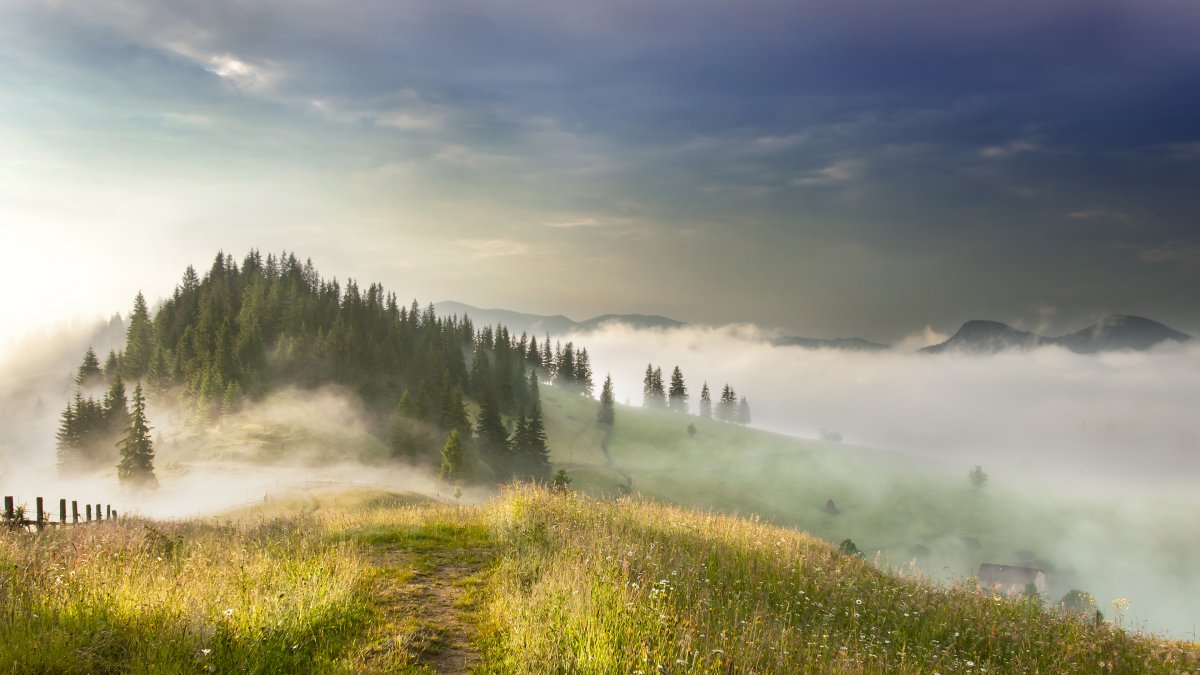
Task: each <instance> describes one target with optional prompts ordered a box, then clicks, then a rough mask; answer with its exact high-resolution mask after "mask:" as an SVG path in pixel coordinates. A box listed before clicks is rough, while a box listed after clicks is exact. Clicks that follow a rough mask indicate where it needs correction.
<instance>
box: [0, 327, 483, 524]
mask: <svg viewBox="0 0 1200 675" xmlns="http://www.w3.org/2000/svg"><path fill="white" fill-rule="evenodd" d="M123 341H124V325H123V324H122V323H121V322H120V320H119V319H115V320H109V321H101V320H96V321H92V322H84V321H75V322H71V323H67V324H60V325H57V326H52V327H47V328H45V329H39V330H38V331H36V332H34V333H33V334H31V335H29V336H27V337H26V338H25V339H23V340H19V341H15V342H13V343H12V344H11V346H10V348H9V349H8V351H7V352H6V353H5V354H3V356H2V357H0V494H3V495H12V496H14V497H15V498H16V503H17V504H18V505H21V504H24V505H26V506H27V507H29V508H30V509H32V507H33V503H34V500H35V498H37V497H43V498H45V499H46V508H47V510H48V511H49V512H50V517H51V519H55V520H56V519H57V517H58V513H57V509H58V500H59V499H67V500H68V501H70V500H77V501H79V503H80V510H81V511H82V510H83V505H84V504H97V503H101V504H107V505H111V506H112V507H113V508H115V509H117V511H118V512H120V513H127V514H137V515H145V516H152V517H188V516H198V515H206V514H216V513H220V512H222V511H224V510H227V509H229V508H230V507H235V506H240V505H244V504H248V503H254V502H261V501H263V500H264V498H269V497H271V496H280V495H282V494H284V493H287V492H293V491H295V490H297V489H301V490H303V489H305V488H314V489H315V488H321V487H324V486H328V487H331V488H332V487H336V486H337V485H345V486H349V485H350V484H356V485H360V486H371V487H375V488H381V489H387V490H393V491H404V492H415V493H419V494H422V495H425V496H428V497H431V498H433V499H442V500H450V501H454V500H460V501H462V502H463V503H471V502H476V501H480V500H482V499H484V498H486V497H487V496H488V495H490V494H491V492H492V491H491V490H490V489H482V488H481V489H475V488H464V489H463V491H462V493H461V494H460V495H459V496H458V497H456V496H455V495H453V494H452V491H451V489H449V488H447V486H446V485H445V484H444V483H442V482H441V481H439V480H437V479H436V477H434V476H433V475H432V473H431V472H430V471H429V470H427V469H425V468H417V467H410V466H404V465H402V464H396V463H394V462H389V463H387V464H386V465H385V464H384V463H383V462H382V459H383V455H384V454H385V453H386V450H385V449H384V448H383V446H382V444H381V443H380V442H378V441H377V440H375V438H374V437H373V436H371V435H370V434H369V433H368V432H369V431H371V429H370V419H369V415H368V414H367V413H366V411H365V409H364V408H363V406H362V404H361V402H360V401H359V400H358V399H357V398H356V397H355V396H353V395H351V394H349V393H347V392H345V391H343V390H340V389H337V388H334V387H323V388H320V389H317V390H313V391H301V390H296V389H285V390H282V391H278V392H275V393H273V394H271V395H270V396H268V397H267V398H265V399H264V400H263V401H261V402H258V403H256V404H252V405H247V406H246V407H245V408H244V409H243V410H242V411H240V412H238V413H236V414H233V415H230V416H227V417H225V418H223V419H222V420H220V421H219V423H217V424H215V425H213V426H211V427H209V428H206V429H202V430H201V429H197V428H196V426H195V425H193V424H189V423H188V420H189V416H190V413H189V412H188V410H187V409H185V408H183V407H181V406H180V405H178V404H177V402H176V401H175V400H174V399H173V398H171V397H168V398H167V399H166V400H164V399H162V398H155V397H151V398H150V400H149V401H148V403H147V417H148V419H149V421H150V425H151V427H152V430H151V434H152V435H153V436H154V439H155V446H156V447H155V452H156V457H155V469H156V474H157V478H158V480H159V484H160V488H159V489H158V490H152V491H144V492H134V491H130V490H126V489H123V488H122V487H121V486H120V484H119V482H118V480H117V476H116V470H115V467H114V468H113V469H109V470H106V471H103V472H100V473H96V474H91V475H86V476H78V477H62V476H59V474H58V471H57V468H56V465H55V459H56V456H55V437H54V434H55V430H56V429H57V426H58V422H59V415H60V414H61V412H62V409H63V407H64V406H65V405H66V402H67V400H68V399H69V397H70V396H71V395H72V393H73V391H74V382H73V380H72V377H73V375H74V372H75V370H76V369H77V368H78V365H79V361H80V360H81V359H82V356H83V352H84V351H85V350H86V349H87V347H88V346H89V345H92V346H93V347H94V348H95V350H96V351H97V353H99V354H100V357H101V360H103V357H104V354H105V353H107V352H108V350H109V349H112V348H120V347H121V346H122V344H123ZM94 393H96V394H101V393H102V392H94Z"/></svg>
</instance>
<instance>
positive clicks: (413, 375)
mask: <svg viewBox="0 0 1200 675" xmlns="http://www.w3.org/2000/svg"><path fill="white" fill-rule="evenodd" d="M539 381H540V382H544V383H553V384H555V385H557V386H561V387H564V388H568V389H570V390H573V391H575V392H577V393H579V394H581V395H588V396H590V395H591V392H592V372H591V367H590V365H589V362H588V355H587V350H586V349H583V348H580V349H576V348H575V346H574V345H573V344H571V343H568V344H567V345H566V346H565V347H564V346H562V345H559V344H556V345H555V346H554V347H551V345H550V340H549V338H548V337H547V338H546V339H544V340H543V341H541V342H539V341H538V339H537V338H536V337H530V336H527V335H521V336H519V337H518V336H514V335H512V334H510V333H509V331H508V330H507V329H506V328H505V327H503V326H495V327H493V326H484V327H482V328H481V329H478V330H477V329H476V327H475V326H474V325H473V324H472V323H471V320H470V319H469V318H467V317H461V318H460V317H457V316H451V317H439V316H437V315H436V314H435V312H434V311H433V307H432V306H428V307H426V308H424V309H422V308H421V307H420V306H419V305H418V304H417V302H416V301H413V302H412V303H411V304H410V305H407V306H406V305H404V304H401V303H400V302H399V301H398V300H397V297H396V295H395V294H394V293H388V292H385V290H384V289H383V287H382V286H380V285H378V284H372V285H370V286H369V287H367V288H366V289H362V288H360V287H359V286H358V284H356V283H355V282H354V281H353V280H349V281H347V282H346V283H345V285H342V284H341V283H339V282H338V281H337V280H336V279H324V278H322V277H321V276H320V274H319V273H318V272H317V270H316V269H315V268H314V266H313V264H312V262H311V260H306V261H305V262H303V263H302V262H300V260H299V259H298V258H297V257H296V256H295V255H294V254H292V253H283V254H280V255H275V254H268V255H267V256H265V257H264V256H262V255H261V254H260V253H259V252H258V251H251V252H250V253H249V254H248V255H246V256H245V257H244V258H243V259H242V261H241V263H240V264H239V263H238V262H237V261H235V259H234V258H233V257H232V256H230V255H226V254H224V253H218V254H217V256H216V257H215V258H214V259H213V261H212V265H211V266H210V267H209V269H208V270H207V271H205V272H204V274H203V275H201V274H200V273H198V272H197V271H196V270H195V269H194V268H193V267H190V266H189V267H188V268H187V270H186V271H185V272H184V274H183V278H182V279H181V281H180V282H179V284H178V285H177V286H176V287H175V290H174V292H173V293H172V294H171V297H170V298H168V299H167V300H166V301H165V302H163V303H162V305H161V306H160V307H158V308H157V310H156V311H155V312H153V314H152V313H151V311H150V308H149V307H148V305H147V303H146V300H145V298H144V297H143V296H142V295H141V294H140V293H139V294H138V296H137V298H136V299H135V300H134V305H133V310H132V312H131V313H130V317H129V322H128V328H127V332H126V340H125V346H124V349H123V351H120V352H112V353H110V354H109V355H108V356H107V358H106V359H105V363H104V365H101V363H100V359H99V358H98V357H97V356H96V354H95V353H94V352H93V351H92V350H91V349H89V350H88V352H87V353H86V354H85V355H84V357H83V360H82V363H81V365H80V367H79V370H78V372H77V374H76V377H75V384H76V385H77V389H76V392H75V396H74V398H73V399H72V400H71V401H70V402H69V403H68V404H67V406H66V408H65V410H63V412H62V416H61V421H60V427H59V431H58V464H59V468H60V471H62V472H63V473H73V472H79V471H88V470H94V469H97V468H103V467H110V466H113V465H114V464H115V463H116V462H117V461H118V456H117V455H118V445H120V444H121V443H122V439H125V438H127V437H129V434H130V433H131V425H132V424H133V423H134V422H136V420H133V421H131V413H130V409H129V408H130V404H129V398H128V395H127V393H126V390H125V383H126V382H138V383H141V384H144V386H145V389H146V392H147V394H148V396H149V397H150V398H151V400H153V399H155V398H158V399H159V400H160V401H164V402H170V403H172V404H175V403H178V404H180V405H182V406H184V408H185V409H186V410H187V412H188V418H189V423H190V424H193V425H195V426H197V427H203V426H206V425H210V424H213V423H215V422H218V421H219V420H220V419H221V418H222V417H223V416H226V415H231V414H234V413H237V412H238V411H239V410H240V409H241V408H242V407H243V406H245V405H247V404H248V403H253V402H254V401H256V400H260V399H261V398H262V397H264V396H266V395H267V394H269V393H270V392H272V391H274V390H277V389H279V388H283V387H298V388H303V389H311V388H316V387H320V386H324V385H337V386H340V387H344V388H346V389H348V390H350V391H353V392H355V393H356V394H357V395H358V396H359V397H360V398H361V399H362V401H363V402H364V403H365V404H366V405H367V406H368V408H369V409H370V410H371V411H372V413H373V414H374V416H375V417H376V418H377V419H379V420H380V421H381V424H380V425H379V426H380V428H381V429H384V430H385V431H383V432H382V433H381V435H382V436H387V438H386V439H385V440H386V442H387V444H388V446H389V447H390V449H391V452H392V455H393V457H394V458H396V459H397V460H403V461H406V462H409V463H413V464H418V465H428V466H429V467H431V468H432V469H434V470H438V469H439V468H440V470H441V473H442V474H443V475H445V476H450V477H453V478H457V479H464V480H474V481H492V480H497V481H503V480H508V479H511V478H520V479H527V480H537V481H545V480H548V479H549V477H550V463H549V459H548V457H549V449H548V448H547V446H546V433H545V428H544V424H543V420H542V412H541V402H540V397H539V393H538V389H539ZM101 391H103V393H102V394H101V393H100V392H101ZM471 402H473V403H474V404H475V406H476V407H477V410H478V412H477V414H475V415H474V420H473V421H472V415H470V414H469V412H468V405H469V404H470V403H471ZM135 403H136V401H135ZM138 408H139V410H142V411H143V414H140V415H139V416H140V418H141V423H142V424H145V418H144V406H140V405H139V406H138ZM505 418H507V422H506V421H505ZM135 431H136V432H137V433H139V434H142V435H144V432H143V431H139V430H135ZM452 435H453V436H454V438H453V440H452V439H451V436H452ZM139 438H140V436H139ZM146 442H148V437H147V441H146ZM448 442H449V445H450V446H451V448H452V452H451V456H450V460H449V462H447V461H446V456H445V453H444V452H443V449H444V448H445V447H447V444H448ZM144 444H145V443H143V445H144ZM141 452H142V454H143V455H144V454H145V453H146V452H149V453H150V455H151V456H152V453H153V450H152V449H146V448H143V449H142V451H141ZM143 465H145V466H149V463H148V462H145V461H143V462H142V463H141V464H138V465H137V466H143ZM123 466H125V467H126V468H125V469H124V470H123V471H125V472H126V473H128V472H129V471H130V470H131V469H129V467H130V466H131V464H130V463H129V462H128V461H126V462H125V464H124V465H123ZM122 475H123V476H124V475H125V474H124V473H123V474H122ZM148 478H149V477H147V478H144V479H143V478H138V479H137V480H138V482H140V483H147V482H149V480H148Z"/></svg>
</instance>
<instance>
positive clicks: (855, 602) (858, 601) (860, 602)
mask: <svg viewBox="0 0 1200 675" xmlns="http://www.w3.org/2000/svg"><path fill="white" fill-rule="evenodd" d="M854 604H856V605H861V604H862V600H855V601H854Z"/></svg>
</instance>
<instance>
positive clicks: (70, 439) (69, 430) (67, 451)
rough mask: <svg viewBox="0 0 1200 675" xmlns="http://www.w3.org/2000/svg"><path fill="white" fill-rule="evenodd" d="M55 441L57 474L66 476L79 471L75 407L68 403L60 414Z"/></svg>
mask: <svg viewBox="0 0 1200 675" xmlns="http://www.w3.org/2000/svg"><path fill="white" fill-rule="evenodd" d="M55 439H56V440H57V441H58V444H57V447H56V454H57V456H58V472H59V473H60V474H63V475H67V474H70V473H74V472H76V471H78V470H79V469H80V467H79V461H80V457H79V454H80V453H79V450H80V448H79V445H80V443H79V425H78V423H77V420H76V417H75V406H73V405H72V404H71V403H70V402H68V403H67V408H66V410H63V412H62V418H61V421H60V422H59V425H58V433H56V434H55Z"/></svg>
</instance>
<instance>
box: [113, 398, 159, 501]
mask: <svg viewBox="0 0 1200 675" xmlns="http://www.w3.org/2000/svg"><path fill="white" fill-rule="evenodd" d="M119 447H120V449H121V461H120V462H119V463H118V464H117V478H119V479H120V481H121V484H122V485H129V486H132V487H135V488H154V487H158V479H157V478H155V477H154V442H153V441H152V440H150V425H149V424H148V423H147V421H146V397H145V396H144V395H142V385H141V383H138V385H137V387H136V388H135V389H134V390H133V412H132V413H131V414H130V415H129V428H128V430H127V431H126V432H125V438H123V439H122V440H121V443H120V445H119Z"/></svg>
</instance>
